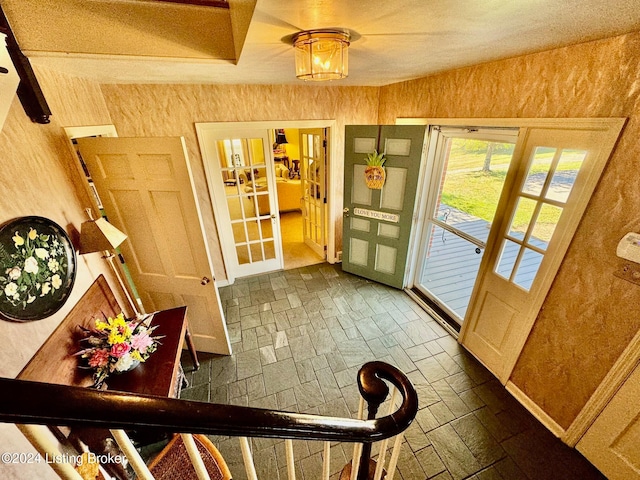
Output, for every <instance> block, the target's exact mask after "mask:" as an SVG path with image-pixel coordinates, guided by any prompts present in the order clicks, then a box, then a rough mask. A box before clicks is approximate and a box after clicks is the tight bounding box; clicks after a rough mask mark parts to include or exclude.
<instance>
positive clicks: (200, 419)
mask: <svg viewBox="0 0 640 480" xmlns="http://www.w3.org/2000/svg"><path fill="white" fill-rule="evenodd" d="M357 380H358V389H359V391H360V407H359V412H358V418H357V419H351V418H337V417H326V416H319V415H308V414H301V413H292V412H283V411H274V410H265V409H258V408H251V407H242V406H234V405H219V404H209V403H203V402H194V401H187V400H179V399H171V398H166V397H154V396H142V395H133V394H128V393H121V392H115V391H98V390H93V389H88V388H79V387H67V386H61V385H53V384H47V383H37V382H27V381H22V380H12V379H4V378H3V379H0V421H2V422H6V423H15V424H17V425H18V427H19V428H20V429H21V431H22V432H23V433H24V434H25V436H27V438H28V439H29V440H30V441H31V443H32V444H33V445H34V446H36V448H37V450H38V452H39V453H40V455H41V456H42V457H45V456H46V458H47V459H53V460H55V459H59V460H60V461H52V462H48V463H49V465H50V466H51V468H53V469H54V470H55V471H56V473H57V474H58V475H59V476H60V478H63V479H74V480H78V479H82V478H83V477H82V476H81V475H80V474H79V473H78V470H77V469H76V468H74V465H73V462H69V459H68V458H67V457H65V455H64V454H62V453H61V451H60V449H59V447H60V445H58V444H56V442H54V441H51V435H50V433H49V429H48V428H47V427H46V426H47V425H49V426H67V427H83V428H96V429H101V430H107V429H108V430H110V431H111V434H112V436H113V438H115V440H116V442H117V443H118V446H119V450H120V452H122V454H123V455H126V458H127V460H128V462H129V463H130V465H131V466H132V467H133V470H134V471H135V473H136V475H137V477H138V478H140V479H153V478H157V477H154V475H153V474H152V472H151V471H150V469H149V467H148V465H147V463H146V462H145V461H144V460H143V459H142V457H141V455H140V453H139V452H138V450H137V449H136V448H135V447H134V445H133V443H132V442H131V440H130V439H129V437H128V435H127V433H126V432H127V431H131V430H135V431H136V432H145V433H147V434H153V433H156V434H163V433H176V434H181V442H180V445H181V448H182V449H183V450H184V449H186V453H187V454H188V455H183V456H182V457H181V458H182V460H184V461H186V462H187V463H188V464H189V463H190V464H191V465H193V467H189V466H188V465H185V467H184V469H185V470H183V472H186V469H188V470H189V471H193V472H194V475H193V476H192V477H190V478H197V479H199V480H202V479H209V478H213V479H214V480H216V479H224V478H225V477H224V476H218V475H222V474H219V472H217V471H216V472H215V474H214V475H210V469H209V470H208V469H207V466H206V465H205V463H206V462H205V461H204V460H205V459H203V456H202V452H203V451H204V450H203V449H202V445H201V446H200V448H198V446H197V445H196V441H195V440H194V437H193V434H204V435H226V436H232V437H238V441H239V445H240V448H241V450H242V456H243V460H244V467H245V470H246V476H247V478H248V479H249V480H258V477H257V475H256V469H255V466H254V463H253V453H252V451H251V448H250V442H249V439H250V438H258V437H260V438H279V439H285V450H286V457H287V474H288V479H289V480H295V479H296V469H295V458H294V443H293V442H294V441H296V440H312V441H319V442H323V468H322V479H323V480H329V478H330V474H331V472H330V462H331V458H330V445H331V442H347V443H352V444H353V459H352V460H351V462H349V464H347V465H346V466H345V467H344V469H343V470H342V472H341V475H340V480H381V479H382V478H385V479H386V480H392V479H393V477H394V474H395V467H396V464H397V460H398V455H399V453H400V446H401V444H402V438H403V432H404V431H405V430H406V429H407V428H408V427H409V425H410V424H411V422H412V421H413V419H414V418H415V415H416V413H417V411H418V397H417V394H416V391H415V389H414V387H413V385H412V384H411V383H410V382H409V380H408V379H407V377H406V376H405V375H404V374H403V373H402V372H400V371H399V370H398V369H397V368H395V367H393V366H391V365H389V364H386V363H383V362H370V363H367V364H365V365H364V366H363V367H362V368H361V369H360V370H359V372H358V379H357ZM59 439H60V438H59ZM60 440H63V439H60ZM205 440H206V439H205ZM377 442H379V444H380V445H379V447H380V448H379V454H378V455H377V459H376V460H375V461H374V460H373V459H372V458H371V452H372V446H373V444H374V443H377ZM213 451H214V453H213V456H214V457H215V447H214V448H213ZM79 453H81V452H79ZM207 455H208V454H207ZM107 460H108V459H107ZM219 463H221V464H223V463H224V460H222V459H220V461H219ZM158 478H159V477H158ZM184 478H186V477H184ZM226 478H230V477H226ZM261 480H271V479H261ZM304 480H309V479H306V478H305V479H304Z"/></svg>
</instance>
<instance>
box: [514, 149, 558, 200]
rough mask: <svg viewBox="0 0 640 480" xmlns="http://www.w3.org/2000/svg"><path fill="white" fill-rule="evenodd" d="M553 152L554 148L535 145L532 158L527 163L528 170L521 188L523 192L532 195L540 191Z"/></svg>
mask: <svg viewBox="0 0 640 480" xmlns="http://www.w3.org/2000/svg"><path fill="white" fill-rule="evenodd" d="M555 153H556V149H555V148H550V147H536V149H535V150H534V153H533V159H532V160H531V164H530V165H529V171H528V172H527V179H526V180H525V182H524V187H523V188H522V191H523V192H524V193H528V194H529V195H534V196H538V195H540V194H541V193H542V187H543V186H544V182H545V180H546V179H547V175H549V169H550V168H551V162H552V161H553V157H554V155H555Z"/></svg>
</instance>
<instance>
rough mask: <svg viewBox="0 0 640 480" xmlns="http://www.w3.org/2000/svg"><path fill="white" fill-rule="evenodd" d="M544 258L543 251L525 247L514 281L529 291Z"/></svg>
mask: <svg viewBox="0 0 640 480" xmlns="http://www.w3.org/2000/svg"><path fill="white" fill-rule="evenodd" d="M543 258H544V255H542V254H541V253H538V252H536V251H534V250H531V249H529V248H525V249H524V251H523V253H522V259H521V260H520V263H519V264H518V269H517V270H516V274H515V277H514V278H513V283H515V284H516V285H519V286H520V287H522V288H524V289H525V290H527V291H529V289H530V288H531V285H532V284H533V280H534V279H535V277H536V274H537V273H538V269H539V268H540V264H541V263H542V259H543Z"/></svg>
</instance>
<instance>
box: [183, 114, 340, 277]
mask: <svg viewBox="0 0 640 480" xmlns="http://www.w3.org/2000/svg"><path fill="white" fill-rule="evenodd" d="M195 125H196V129H199V130H201V131H208V132H215V133H227V132H229V131H234V130H246V129H265V130H274V129H276V128H295V129H301V128H328V129H329V133H328V135H327V136H328V138H329V159H328V162H327V167H328V172H327V173H326V175H327V190H328V191H329V192H333V191H334V190H335V188H334V187H335V186H336V185H339V184H340V183H339V181H340V180H341V179H340V178H338V177H337V176H336V174H337V173H341V170H340V169H338V168H337V166H338V152H337V150H336V146H337V122H336V120H282V121H277V120H265V121H255V122H197V123H196V124H195ZM198 145H199V147H200V155H201V157H202V162H203V164H205V171H206V170H207V168H208V167H207V166H206V164H207V163H208V162H210V161H212V159H210V158H209V157H208V156H207V155H206V150H205V149H204V148H203V145H202V142H201V139H200V138H199V137H198ZM270 151H271V150H270ZM270 162H271V163H273V153H272V155H271V160H270ZM338 200H339V201H338ZM210 202H211V208H212V209H213V211H215V207H214V205H213V199H211V198H210ZM336 209H338V213H336ZM338 214H339V215H340V216H341V215H342V199H341V198H340V199H336V198H335V195H328V196H327V219H326V222H327V227H328V228H327V235H328V238H327V261H328V262H329V263H336V262H338V261H339V258H338V256H337V253H338V252H336V225H335V224H336V218H337V215H338ZM217 220H218V219H216V224H217ZM218 228H219V227H218ZM218 235H219V233H218ZM222 251H223V252H224V248H223V249H222ZM223 255H224V254H223ZM225 260H226V259H225ZM225 263H226V262H225ZM227 282H228V284H229V285H230V284H232V283H234V282H235V277H231V276H230V275H229V272H228V271H227Z"/></svg>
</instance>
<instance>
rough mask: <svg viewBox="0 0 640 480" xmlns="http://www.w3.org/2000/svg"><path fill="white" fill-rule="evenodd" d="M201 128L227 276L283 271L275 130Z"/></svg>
mask: <svg viewBox="0 0 640 480" xmlns="http://www.w3.org/2000/svg"><path fill="white" fill-rule="evenodd" d="M196 129H197V131H198V138H199V140H200V147H201V150H202V152H203V159H204V164H205V172H206V174H207V181H208V183H209V190H210V192H211V197H212V200H213V207H214V212H215V216H216V222H217V226H218V233H219V235H220V243H221V247H222V251H223V255H224V259H225V266H226V267H227V276H228V277H229V279H230V280H231V279H233V278H235V277H244V276H247V275H255V274H259V273H265V272H269V271H273V270H278V269H281V268H283V261H282V243H281V238H280V226H279V216H278V208H277V198H276V194H275V191H276V190H275V174H274V167H273V157H272V151H271V141H270V139H269V131H268V130H267V129H264V128H255V129H239V128H232V129H230V130H226V131H225V130H220V129H217V130H210V129H207V128H206V124H205V125H204V126H203V125H196Z"/></svg>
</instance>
